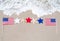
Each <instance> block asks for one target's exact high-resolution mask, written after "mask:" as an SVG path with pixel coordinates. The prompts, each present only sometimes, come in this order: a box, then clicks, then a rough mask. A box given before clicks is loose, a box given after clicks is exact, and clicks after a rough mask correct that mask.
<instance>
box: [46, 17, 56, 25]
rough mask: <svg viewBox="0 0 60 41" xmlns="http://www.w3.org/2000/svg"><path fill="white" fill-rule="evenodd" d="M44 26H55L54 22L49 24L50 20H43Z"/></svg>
mask: <svg viewBox="0 0 60 41" xmlns="http://www.w3.org/2000/svg"><path fill="white" fill-rule="evenodd" d="M45 25H46V26H56V22H51V18H45Z"/></svg>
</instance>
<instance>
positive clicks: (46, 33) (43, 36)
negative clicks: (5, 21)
mask: <svg viewBox="0 0 60 41" xmlns="http://www.w3.org/2000/svg"><path fill="white" fill-rule="evenodd" d="M3 17H9V16H6V15H3V12H1V11H0V41H60V13H59V12H55V13H54V14H51V15H45V16H42V17H40V18H43V19H44V18H56V20H57V23H56V26H45V25H44V23H45V22H44V23H43V24H38V23H35V24H33V23H29V24H28V23H19V24H13V25H4V26H3V25H2V18H3ZM10 17H13V18H16V17H18V18H23V19H25V18H26V17H31V18H35V19H38V18H39V17H37V16H36V15H34V14H32V11H31V10H29V11H26V12H23V13H22V14H20V15H19V16H17V15H12V16H10Z"/></svg>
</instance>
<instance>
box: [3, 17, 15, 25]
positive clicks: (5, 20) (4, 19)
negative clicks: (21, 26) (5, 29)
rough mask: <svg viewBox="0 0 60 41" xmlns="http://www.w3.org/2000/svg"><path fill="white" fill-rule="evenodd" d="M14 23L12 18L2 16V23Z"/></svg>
mask: <svg viewBox="0 0 60 41" xmlns="http://www.w3.org/2000/svg"><path fill="white" fill-rule="evenodd" d="M13 23H14V19H13V18H3V25H12V24H13Z"/></svg>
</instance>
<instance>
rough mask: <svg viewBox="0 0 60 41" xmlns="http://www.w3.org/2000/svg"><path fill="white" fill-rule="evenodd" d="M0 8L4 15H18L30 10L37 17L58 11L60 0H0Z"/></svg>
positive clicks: (59, 9)
mask: <svg viewBox="0 0 60 41" xmlns="http://www.w3.org/2000/svg"><path fill="white" fill-rule="evenodd" d="M0 10H2V11H3V14H4V15H8V16H11V15H13V14H16V15H19V14H21V13H22V12H26V11H28V10H32V13H33V14H35V15H37V16H38V17H40V16H44V15H48V14H52V13H54V12H55V11H59V12H60V0H0Z"/></svg>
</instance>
